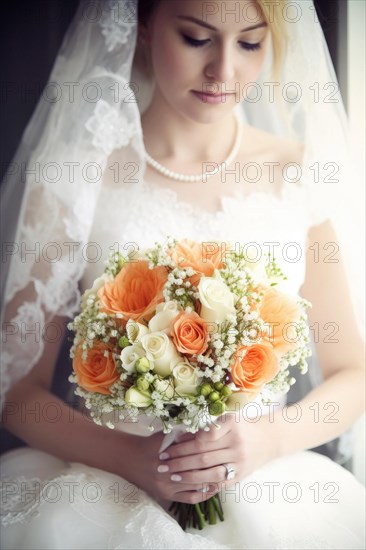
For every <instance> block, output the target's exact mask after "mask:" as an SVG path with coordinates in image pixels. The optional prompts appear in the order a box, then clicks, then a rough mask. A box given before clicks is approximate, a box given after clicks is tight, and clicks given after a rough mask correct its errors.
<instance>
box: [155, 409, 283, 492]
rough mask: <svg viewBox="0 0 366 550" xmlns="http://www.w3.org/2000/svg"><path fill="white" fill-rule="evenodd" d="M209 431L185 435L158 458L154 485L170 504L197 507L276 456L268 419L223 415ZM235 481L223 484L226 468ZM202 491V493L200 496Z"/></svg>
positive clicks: (276, 446) (274, 441) (276, 445)
mask: <svg viewBox="0 0 366 550" xmlns="http://www.w3.org/2000/svg"><path fill="white" fill-rule="evenodd" d="M217 423H218V424H219V426H220V428H216V427H215V426H211V427H210V430H209V431H204V430H202V431H200V432H198V433H197V434H195V435H191V434H184V435H183V436H180V438H179V439H178V442H177V443H174V444H173V445H171V446H170V447H169V448H168V449H167V451H165V452H164V453H161V454H160V460H159V461H157V469H156V471H155V473H154V481H155V483H156V484H157V486H159V487H160V488H161V491H162V493H163V494H165V495H167V498H169V499H170V500H176V501H179V502H188V503H197V502H201V501H202V500H206V499H207V498H210V497H211V496H212V495H213V494H216V493H217V492H218V491H219V490H220V489H221V487H222V485H224V486H225V487H230V486H231V485H233V484H234V483H236V482H237V481H239V480H241V479H243V478H244V477H246V476H247V475H248V474H250V473H251V472H252V471H254V470H256V469H257V468H259V467H260V466H262V465H263V464H265V463H266V462H269V461H270V460H272V459H274V458H276V457H277V456H278V455H279V446H278V444H277V442H276V437H274V433H273V432H272V430H271V428H272V424H271V423H270V419H269V416H267V415H263V416H262V417H261V418H259V419H258V420H257V421H255V422H254V421H250V420H248V419H245V418H243V417H242V416H241V415H238V414H226V415H224V416H223V417H221V418H220V419H218V421H217ZM225 463H227V464H229V465H230V466H231V467H232V468H234V469H235V477H234V478H233V479H232V480H230V481H226V468H225V467H224V466H223V464H225ZM202 489H204V491H205V492H202Z"/></svg>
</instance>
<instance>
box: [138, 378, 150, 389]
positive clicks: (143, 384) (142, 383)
mask: <svg viewBox="0 0 366 550" xmlns="http://www.w3.org/2000/svg"><path fill="white" fill-rule="evenodd" d="M136 386H137V388H138V389H139V390H140V391H147V390H148V389H149V387H150V384H149V382H148V381H147V380H146V378H144V377H143V376H140V377H139V378H138V379H137V380H136Z"/></svg>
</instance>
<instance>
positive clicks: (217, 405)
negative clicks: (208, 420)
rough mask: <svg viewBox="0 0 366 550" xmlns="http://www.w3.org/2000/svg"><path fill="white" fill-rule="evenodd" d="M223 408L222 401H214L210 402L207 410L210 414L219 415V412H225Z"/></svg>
mask: <svg viewBox="0 0 366 550" xmlns="http://www.w3.org/2000/svg"><path fill="white" fill-rule="evenodd" d="M225 408H226V407H225V404H224V403H223V402H222V401H215V402H214V403H210V405H209V407H208V412H209V413H210V414H212V416H220V414H223V413H224V412H225Z"/></svg>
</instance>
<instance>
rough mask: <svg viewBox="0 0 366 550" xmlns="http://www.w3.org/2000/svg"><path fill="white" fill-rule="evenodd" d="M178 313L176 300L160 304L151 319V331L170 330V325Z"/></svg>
mask: <svg viewBox="0 0 366 550" xmlns="http://www.w3.org/2000/svg"><path fill="white" fill-rule="evenodd" d="M178 313H179V309H178V304H177V302H175V301H174V300H170V301H169V302H162V303H161V304H158V306H157V308H156V314H155V315H154V317H152V318H151V319H150V321H149V329H150V330H151V332H159V331H166V332H169V330H170V327H171V326H172V323H173V321H174V319H175V318H176V316H177V315H178Z"/></svg>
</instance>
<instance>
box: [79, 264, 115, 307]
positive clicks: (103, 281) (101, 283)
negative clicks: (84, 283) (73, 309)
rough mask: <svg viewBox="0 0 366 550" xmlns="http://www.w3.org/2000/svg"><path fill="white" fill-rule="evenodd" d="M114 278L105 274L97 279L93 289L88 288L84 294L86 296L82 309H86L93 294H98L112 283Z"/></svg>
mask: <svg viewBox="0 0 366 550" xmlns="http://www.w3.org/2000/svg"><path fill="white" fill-rule="evenodd" d="M112 279H113V277H112V276H111V275H108V274H107V273H103V275H101V276H100V277H98V278H97V279H95V281H94V283H93V286H92V287H91V288H87V289H86V290H85V292H84V294H83V295H82V297H81V307H82V308H85V307H86V302H87V301H88V298H89V296H91V295H92V294H95V295H96V294H97V292H98V290H99V289H100V288H102V287H103V286H104V285H105V284H106V283H108V282H109V281H111V280H112Z"/></svg>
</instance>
